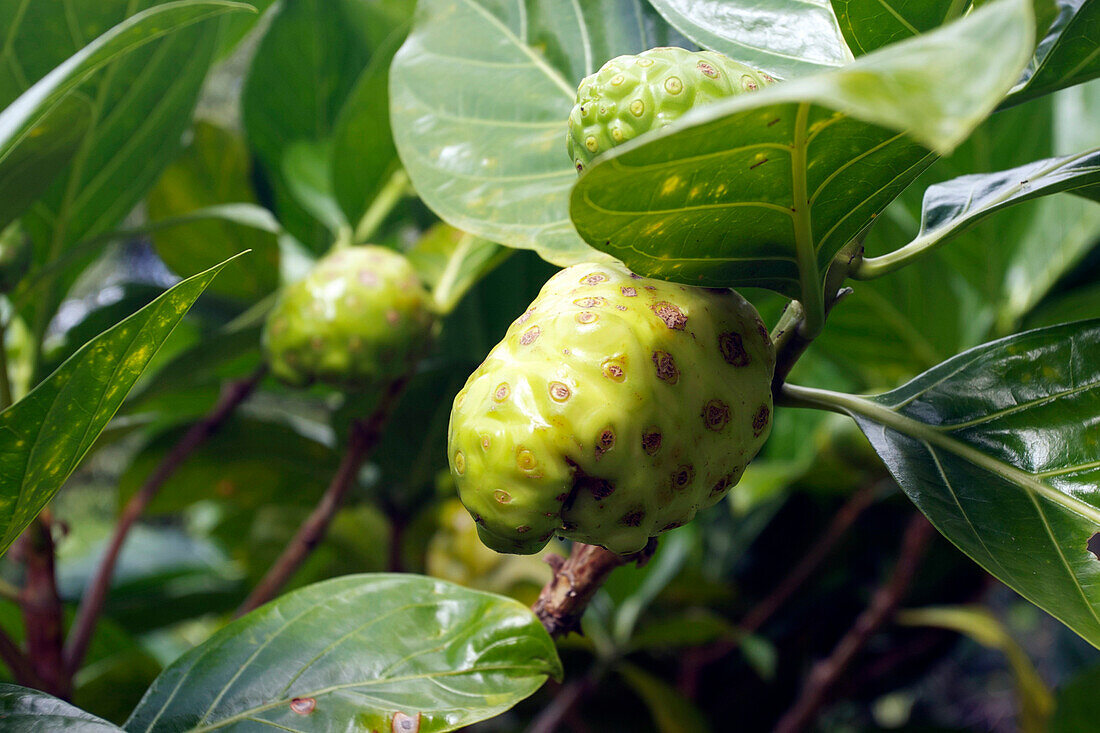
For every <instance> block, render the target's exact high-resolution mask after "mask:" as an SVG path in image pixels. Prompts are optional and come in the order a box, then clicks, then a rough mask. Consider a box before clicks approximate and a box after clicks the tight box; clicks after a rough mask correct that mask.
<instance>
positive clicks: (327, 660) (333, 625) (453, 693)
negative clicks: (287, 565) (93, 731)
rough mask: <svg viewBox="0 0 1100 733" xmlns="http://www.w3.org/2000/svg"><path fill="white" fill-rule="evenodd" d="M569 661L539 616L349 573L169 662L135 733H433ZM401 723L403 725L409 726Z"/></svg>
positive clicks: (430, 585) (431, 586) (522, 692)
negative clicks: (415, 730) (408, 731)
mask: <svg viewBox="0 0 1100 733" xmlns="http://www.w3.org/2000/svg"><path fill="white" fill-rule="evenodd" d="M560 674H561V665H560V662H559V661H558V657H557V652H556V651H555V649H554V644H553V642H552V641H551V639H550V636H549V635H548V634H547V633H546V631H545V630H544V629H543V628H542V625H541V624H540V623H539V622H538V619H536V618H535V616H534V614H532V613H531V611H530V610H528V609H527V608H525V607H524V606H522V605H521V604H519V603H518V602H516V601H513V600H511V599H508V598H504V597H501V596H494V595H490V594H488V593H481V592H477V591H472V590H468V589H465V588H461V587H459V586H456V585H452V584H450V583H445V582H442V581H437V580H432V579H429V578H424V577H420V576H414V575H350V576H345V577H342V578H337V579H335V580H330V581H327V582H324V583H318V584H316V585H312V586H309V587H306V588H303V589H301V590H299V591H296V592H294V593H290V594H288V595H286V596H283V597H282V598H279V599H277V600H276V601H274V602H272V603H269V604H268V605H266V606H264V607H262V608H260V609H259V610H257V611H254V612H253V613H251V614H249V615H248V616H245V617H244V618H242V619H239V620H237V621H235V622H233V623H232V624H230V625H229V626H227V627H226V628H224V629H222V630H221V631H219V632H218V633H217V634H215V635H214V636H213V637H211V638H210V639H209V640H208V641H207V642H206V643H204V644H202V645H201V646H199V647H197V648H195V649H193V650H192V651H191V652H189V653H187V654H185V655H184V656H183V657H181V658H180V659H179V660H178V661H177V662H176V663H175V664H173V665H172V666H170V667H169V668H168V669H167V670H165V672H164V673H163V674H162V675H161V676H160V677H159V678H158V679H157V681H156V682H155V683H153V686H152V687H151V688H150V689H149V692H148V693H147V694H146V696H145V698H144V699H143V700H142V701H141V704H140V705H138V707H137V709H136V710H135V711H134V714H133V716H132V717H131V718H130V720H129V721H127V723H126V726H125V727H126V729H127V730H129V731H147V732H149V731H159V730H173V731H185V730H194V731H198V730H211V729H215V728H217V729H219V730H226V731H230V730H232V731H237V730H240V731H244V730H250V729H254V728H268V727H270V728H281V729H288V730H303V729H305V728H307V727H308V729H309V730H350V729H353V728H358V729H362V730H371V729H375V730H379V731H381V730H390V729H391V727H392V729H393V730H400V728H398V727H397V726H396V725H394V724H393V723H394V718H395V716H398V715H399V714H400V716H407V717H409V718H412V719H416V718H417V717H419V719H420V727H419V731H420V732H421V733H436V732H437V731H449V730H455V729H456V728H460V727H462V726H464V725H469V724H471V723H474V722H476V721H478V720H484V719H485V718H489V717H492V716H493V715H496V714H498V713H500V712H503V711H504V710H507V709H508V708H510V707H512V705H514V704H515V703H517V702H519V701H520V700H522V699H523V698H525V697H527V696H528V695H530V694H531V693H533V692H534V691H535V690H537V689H538V688H539V687H540V686H541V685H542V684H543V682H544V681H545V680H546V678H547V677H548V676H555V677H556V676H560ZM399 719H400V717H399Z"/></svg>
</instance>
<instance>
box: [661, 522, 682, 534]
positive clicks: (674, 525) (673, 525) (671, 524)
mask: <svg viewBox="0 0 1100 733" xmlns="http://www.w3.org/2000/svg"><path fill="white" fill-rule="evenodd" d="M685 524H687V522H684V521H679V522H669V523H668V524H666V525H665V526H663V527H661V531H662V532H667V531H669V530H670V529H676V528H677V527H683V526H684V525H685Z"/></svg>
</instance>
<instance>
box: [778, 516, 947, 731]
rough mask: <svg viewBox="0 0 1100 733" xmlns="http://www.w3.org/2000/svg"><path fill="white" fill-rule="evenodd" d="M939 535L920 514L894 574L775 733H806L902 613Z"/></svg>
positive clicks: (909, 529)
mask: <svg viewBox="0 0 1100 733" xmlns="http://www.w3.org/2000/svg"><path fill="white" fill-rule="evenodd" d="M934 534H935V532H934V530H933V529H932V525H931V524H929V522H928V520H927V519H925V518H924V516H923V515H921V514H917V515H915V516H914V517H913V519H912V520H911V521H910V522H909V526H908V527H907V528H906V530H905V536H904V537H903V538H902V541H901V552H900V554H899V555H898V562H897V565H895V566H894V572H893V573H892V574H891V575H890V578H889V579H888V580H887V581H886V583H884V584H883V585H882V586H880V587H879V588H878V590H876V591H875V595H874V596H873V597H872V598H871V604H870V605H869V606H868V607H867V608H866V609H865V610H864V611H863V613H861V614H860V615H859V617H858V618H856V621H855V623H854V624H853V625H852V628H851V629H849V630H848V632H847V633H846V634H845V635H844V636H843V638H841V640H840V641H839V642H838V643H837V645H836V647H834V648H833V651H832V653H831V654H830V655H829V657H828V658H827V659H824V660H822V661H820V662H818V663H817V664H815V665H814V667H813V669H812V670H810V674H809V676H808V677H807V678H806V682H805V684H804V685H803V687H802V692H801V693H800V694H799V697H798V699H797V700H796V701H795V703H794V705H792V706H791V708H790V709H789V710H788V711H787V712H786V713H785V714H784V715H783V717H782V718H781V719H780V720H779V723H778V724H777V725H776V727H775V733H797V731H800V730H804V729H805V728H806V727H807V726H808V725H809V724H810V723H811V722H812V721H813V720H814V718H815V717H816V716H817V713H818V711H819V710H820V709H821V706H822V705H824V704H825V702H826V700H827V699H828V697H829V694H830V693H831V692H832V690H833V688H834V687H835V685H836V684H837V682H838V681H839V680H840V679H841V678H842V677H843V676H844V674H845V672H846V671H847V670H848V667H849V666H850V665H851V663H852V661H853V660H854V659H855V658H856V656H857V655H858V654H859V653H860V651H862V649H863V647H864V646H866V644H867V642H868V641H869V640H870V639H871V637H872V636H873V635H874V634H875V632H877V631H878V630H879V629H880V628H881V627H882V626H883V625H884V624H886V623H887V622H888V621H889V620H890V619H891V618H893V616H894V614H895V613H896V612H897V610H898V606H899V605H900V604H901V601H902V599H903V598H904V597H905V594H906V593H907V592H908V590H909V585H910V584H911V583H912V581H913V577H914V576H915V575H916V572H917V569H918V568H919V567H920V563H921V560H923V558H924V553H925V550H926V549H927V547H928V542H929V541H930V540H931V539H932V537H933V535H934Z"/></svg>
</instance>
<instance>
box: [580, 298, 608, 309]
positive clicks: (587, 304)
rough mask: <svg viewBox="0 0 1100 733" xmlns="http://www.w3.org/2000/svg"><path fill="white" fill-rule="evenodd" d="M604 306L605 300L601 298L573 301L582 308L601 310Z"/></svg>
mask: <svg viewBox="0 0 1100 733" xmlns="http://www.w3.org/2000/svg"><path fill="white" fill-rule="evenodd" d="M603 304H604V299H603V298H600V297H591V298H577V299H576V300H574V301H573V305H577V306H580V307H581V308H599V307H600V306H601V305H603Z"/></svg>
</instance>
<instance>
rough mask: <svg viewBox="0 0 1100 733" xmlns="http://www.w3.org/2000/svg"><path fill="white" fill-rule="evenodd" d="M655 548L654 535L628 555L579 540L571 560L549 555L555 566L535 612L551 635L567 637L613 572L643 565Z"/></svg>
mask: <svg viewBox="0 0 1100 733" xmlns="http://www.w3.org/2000/svg"><path fill="white" fill-rule="evenodd" d="M656 549H657V539H656V538H655V537H654V538H651V539H650V540H649V544H648V545H646V548H645V549H644V550H642V551H641V552H639V553H637V554H635V555H631V556H629V557H622V556H620V555H616V554H615V553H614V552H611V551H610V550H605V549H604V548H602V547H598V546H596V545H585V544H581V543H580V542H575V543H573V550H572V551H571V552H570V553H569V557H568V559H562V558H560V557H558V556H557V555H548V556H547V558H546V562H548V563H549V564H550V566H551V567H552V568H553V569H554V577H553V578H551V579H550V582H549V583H547V584H546V585H545V586H544V587H543V589H542V592H541V593H540V594H539V599H538V601H536V602H535V605H534V611H535V615H536V616H538V617H539V621H541V622H542V625H543V626H545V627H546V630H547V631H549V632H550V636H553V637H558V636H565V635H567V634H568V633H569V632H571V631H580V628H581V616H583V615H584V611H585V609H586V608H588V604H589V602H590V601H591V600H592V596H594V595H595V594H596V591H598V590H599V589H600V586H602V585H603V583H604V581H605V580H607V576H608V575H610V574H611V571H612V570H614V569H615V568H617V567H619V566H621V565H626V564H627V563H629V562H637V563H638V564H639V565H644V564H645V563H646V562H648V560H649V558H651V557H653V553H654V551H656Z"/></svg>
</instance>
